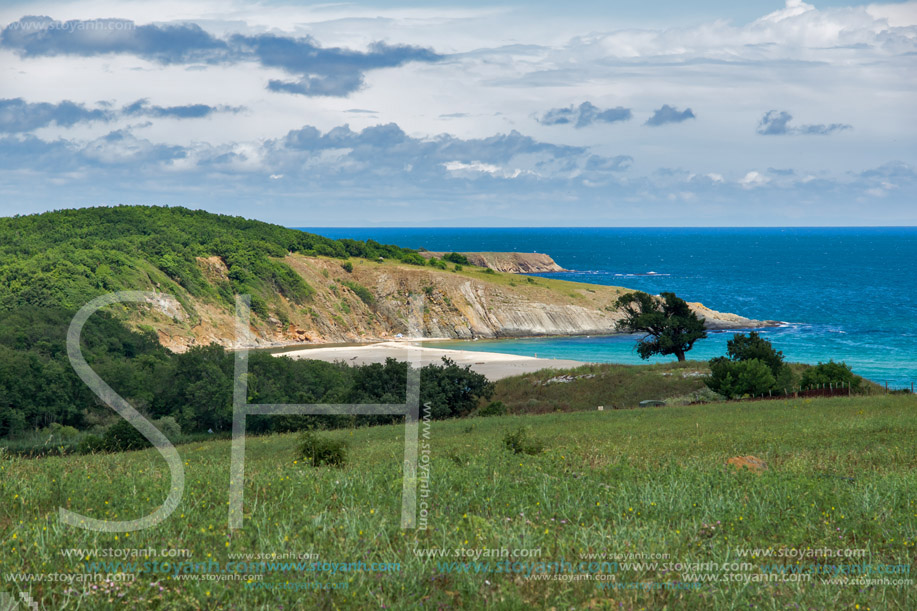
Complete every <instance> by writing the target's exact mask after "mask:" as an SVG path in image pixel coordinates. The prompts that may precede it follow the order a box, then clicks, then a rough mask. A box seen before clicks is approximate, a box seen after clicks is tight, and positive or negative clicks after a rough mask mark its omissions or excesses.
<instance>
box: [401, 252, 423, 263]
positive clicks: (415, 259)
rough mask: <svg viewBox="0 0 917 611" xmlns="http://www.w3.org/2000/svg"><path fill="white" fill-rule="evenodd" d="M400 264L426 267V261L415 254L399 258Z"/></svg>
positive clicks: (410, 253) (406, 254) (407, 254)
mask: <svg viewBox="0 0 917 611" xmlns="http://www.w3.org/2000/svg"><path fill="white" fill-rule="evenodd" d="M401 262H402V263H408V264H409V265H426V264H427V260H426V259H424V258H423V257H421V256H420V255H418V254H417V253H416V252H409V253H405V254H404V255H402V257H401Z"/></svg>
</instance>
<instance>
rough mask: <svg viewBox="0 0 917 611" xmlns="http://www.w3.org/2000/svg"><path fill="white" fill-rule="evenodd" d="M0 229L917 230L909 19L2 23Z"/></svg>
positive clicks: (416, 16) (133, 18)
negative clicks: (190, 214) (191, 215)
mask: <svg viewBox="0 0 917 611" xmlns="http://www.w3.org/2000/svg"><path fill="white" fill-rule="evenodd" d="M0 74H2V77H0V79H2V80H0V82H2V83H3V87H2V90H0V214H3V215H13V214H27V213H32V212H39V211H43V210H48V209H56V208H69V207H81V206H89V205H107V204H119V203H139V204H170V205H185V206H189V207H194V208H204V209H207V210H212V211H216V212H224V213H230V214H239V215H244V216H248V217H255V218H260V219H264V220H268V221H273V222H278V223H282V224H286V225H291V226H353V225H362V226H373V225H380V226H384V225H403V226H438V225H443V226H446V225H460V226H507V225H509V226H558V225H567V226H571V225H572V226H600V225H603V226H654V225H658V226H679V225H693V226H761V225H765V226H790V225H917V121H914V120H913V118H912V115H913V112H914V111H913V109H914V108H917V2H895V3H880V4H857V3H854V2H849V1H843V0H832V1H825V2H814V3H811V4H810V3H805V2H802V1H801V0H788V1H787V2H785V3H778V2H769V1H768V2H763V1H758V2H746V3H736V2H726V1H720V0H715V1H712V0H711V1H706V2H699V3H684V2H671V1H665V2H663V1H655V2H644V3H634V2H607V1H602V2H600V1H587V2H576V3H568V4H567V5H564V4H560V3H556V2H543V1H540V0H539V1H535V2H526V3H521V2H508V3H501V4H494V3H492V2H486V3H485V2H462V3H446V2H427V3H423V4H414V5H411V4H400V3H399V4H396V3H391V2H384V1H382V0H372V1H368V2H356V3H340V4H330V3H326V4H314V5H310V4H304V3H290V2H261V3H251V2H222V1H221V2H217V1H215V0H214V1H204V2H180V1H178V0H165V1H164V2H145V1H137V0H134V1H131V0H128V1H120V0H105V1H99V0H82V1H80V2H18V3H17V2H13V3H9V2H7V3H4V4H3V6H2V7H0Z"/></svg>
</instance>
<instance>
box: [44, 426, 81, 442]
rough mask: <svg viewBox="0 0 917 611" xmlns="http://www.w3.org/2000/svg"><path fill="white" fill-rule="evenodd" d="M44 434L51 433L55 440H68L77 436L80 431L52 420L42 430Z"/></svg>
mask: <svg viewBox="0 0 917 611" xmlns="http://www.w3.org/2000/svg"><path fill="white" fill-rule="evenodd" d="M44 433H45V434H50V435H52V436H53V437H54V438H55V439H56V441H70V440H72V439H74V438H76V437H78V436H79V434H80V432H79V431H78V430H76V429H75V428H73V427H72V426H64V425H62V424H59V423H57V422H52V423H51V426H49V427H48V428H47V429H45V431H44Z"/></svg>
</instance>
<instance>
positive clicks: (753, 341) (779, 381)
mask: <svg viewBox="0 0 917 611" xmlns="http://www.w3.org/2000/svg"><path fill="white" fill-rule="evenodd" d="M726 352H727V354H728V355H729V357H730V358H732V360H734V361H750V360H752V359H758V360H759V361H761V362H762V363H764V364H765V365H767V367H768V369H770V370H771V375H773V376H774V389H777V390H780V391H783V389H790V388H793V386H794V385H795V379H794V376H793V371H792V370H791V369H790V367H789V365H787V364H786V363H784V362H783V352H780V351H778V350H775V349H774V346H773V345H772V344H771V343H770V342H769V341H767V340H766V339H764V338H763V337H761V335H760V334H759V333H757V332H756V331H752V332H751V333H749V334H747V335H746V334H744V333H736V334H735V335H733V336H732V339H731V340H729V341H728V342H727V343H726ZM768 390H771V389H768Z"/></svg>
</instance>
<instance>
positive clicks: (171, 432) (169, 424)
mask: <svg viewBox="0 0 917 611" xmlns="http://www.w3.org/2000/svg"><path fill="white" fill-rule="evenodd" d="M153 424H155V425H156V428H157V429H159V430H160V431H161V432H162V434H163V435H165V436H166V438H167V439H168V440H169V441H171V442H172V443H176V442H177V441H178V440H179V438H181V425H180V424H178V420H176V419H175V418H173V417H172V416H164V417H162V418H160V419H159V420H154V421H153Z"/></svg>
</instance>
